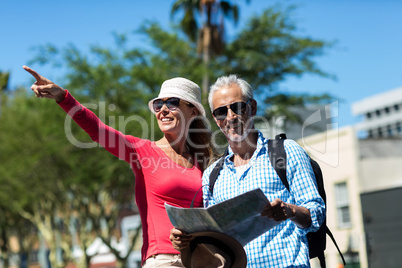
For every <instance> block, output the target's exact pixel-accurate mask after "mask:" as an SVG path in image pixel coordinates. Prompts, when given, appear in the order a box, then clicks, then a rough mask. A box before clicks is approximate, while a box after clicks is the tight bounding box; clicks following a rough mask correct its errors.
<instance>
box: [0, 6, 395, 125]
mask: <svg viewBox="0 0 402 268" xmlns="http://www.w3.org/2000/svg"><path fill="white" fill-rule="evenodd" d="M173 2H174V0H146V1H145V0H69V1H54V0H53V1H50V0H36V1H27V0H13V1H3V2H2V4H1V10H0V14H1V15H0V17H1V23H0V36H1V41H0V71H3V72H5V71H8V72H10V73H11V77H10V84H9V86H10V88H12V89H13V88H16V87H17V86H25V87H27V88H28V87H29V86H30V85H31V83H32V80H31V77H30V76H29V75H28V74H27V73H26V72H25V71H24V70H23V69H22V65H24V64H27V63H28V62H29V61H30V60H32V59H33V58H34V56H35V55H36V54H35V53H36V52H35V51H34V50H33V48H34V47H37V46H41V45H46V44H53V45H55V46H56V47H58V48H63V47H65V46H66V45H68V44H74V45H75V46H76V47H77V48H78V49H80V50H81V51H83V52H85V51H88V50H89V48H90V46H92V45H101V46H103V47H110V48H112V47H113V44H114V39H113V35H112V33H113V32H115V33H125V34H130V33H132V32H133V31H134V30H136V29H137V28H138V27H139V26H140V25H141V23H143V22H144V21H145V20H151V21H152V20H153V21H158V22H160V23H161V24H162V25H168V24H169V23H171V19H170V8H171V5H172V3H173ZM232 2H235V3H237V4H238V5H239V6H240V23H239V24H238V26H237V27H232V26H230V25H228V29H229V33H228V38H230V37H231V35H233V34H235V33H236V31H239V30H240V29H241V28H242V27H243V26H244V24H245V22H246V21H247V20H248V18H250V16H251V15H255V14H260V13H261V11H262V10H264V9H266V8H268V7H270V6H272V5H273V4H276V3H280V4H281V5H282V6H287V5H296V9H295V10H294V11H293V12H292V13H291V14H292V17H291V20H292V21H293V22H295V24H296V26H297V28H298V31H297V34H298V35H299V36H308V37H311V38H314V39H320V40H324V41H329V42H334V45H333V47H331V48H329V49H326V50H325V53H324V55H322V56H319V57H317V58H315V62H316V63H317V64H318V66H319V67H320V68H321V69H322V70H323V71H325V72H328V73H330V74H331V75H334V76H335V77H336V79H328V78H322V77H319V76H316V75H304V76H302V77H301V78H289V79H287V80H286V81H284V82H283V83H280V84H279V88H281V89H282V90H285V91H288V92H289V91H290V92H296V93H311V94H321V93H330V94H332V95H334V96H335V97H336V100H337V102H336V107H337V108H336V111H335V113H334V117H333V121H334V122H335V123H336V124H337V125H338V126H340V127H342V126H348V125H352V124H354V123H356V122H358V121H359V120H360V119H359V118H356V117H355V116H354V115H353V114H352V110H351V106H352V104H353V103H354V102H356V101H360V100H362V99H364V98H366V97H370V96H373V95H376V94H379V93H382V92H385V91H389V90H392V89H395V88H398V87H401V86H402V16H401V14H402V1H399V0H282V1H271V0H251V1H250V3H249V4H246V1H245V0H235V1H232ZM178 18H179V17H177V19H178ZM228 24H230V22H229V23H228ZM31 67H32V68H34V69H35V70H37V71H38V72H39V73H41V74H42V75H44V76H45V77H48V78H49V79H52V80H54V82H56V83H57V80H55V78H57V77H61V75H62V74H61V73H59V72H61V71H60V70H58V69H51V68H50V67H43V66H40V65H32V66H31Z"/></svg>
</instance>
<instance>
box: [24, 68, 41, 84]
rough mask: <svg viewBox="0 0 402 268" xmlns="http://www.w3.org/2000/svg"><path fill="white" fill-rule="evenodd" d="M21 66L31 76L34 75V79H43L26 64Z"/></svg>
mask: <svg viewBox="0 0 402 268" xmlns="http://www.w3.org/2000/svg"><path fill="white" fill-rule="evenodd" d="M22 68H24V70H25V71H27V72H28V73H30V74H31V75H32V76H33V77H35V79H36V81H38V82H39V81H40V80H43V79H42V76H41V75H39V74H38V73H37V72H36V71H34V70H32V69H31V68H29V67H28V66H26V65H24V66H22Z"/></svg>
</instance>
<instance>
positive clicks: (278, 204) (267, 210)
mask: <svg viewBox="0 0 402 268" xmlns="http://www.w3.org/2000/svg"><path fill="white" fill-rule="evenodd" d="M294 214H295V211H293V209H292V208H291V205H290V204H287V203H285V202H283V201H282V200H280V199H278V198H277V199H275V200H274V201H273V202H271V203H268V204H267V205H266V206H265V207H264V210H263V211H262V212H261V216H267V217H268V218H271V219H273V220H275V221H284V220H287V219H289V218H291V217H293V216H294Z"/></svg>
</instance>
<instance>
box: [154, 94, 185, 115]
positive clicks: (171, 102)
mask: <svg viewBox="0 0 402 268" xmlns="http://www.w3.org/2000/svg"><path fill="white" fill-rule="evenodd" d="M180 101H182V102H184V103H186V104H187V105H189V106H193V105H192V104H191V103H189V102H186V101H183V100H181V99H179V98H176V97H171V98H168V99H167V100H162V99H156V100H154V102H153V103H152V105H153V108H154V111H155V112H156V113H158V112H160V111H161V110H162V107H163V105H164V104H166V107H167V108H168V109H169V110H170V111H176V110H177V108H178V107H179V105H180Z"/></svg>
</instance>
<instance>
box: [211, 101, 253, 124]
mask: <svg viewBox="0 0 402 268" xmlns="http://www.w3.org/2000/svg"><path fill="white" fill-rule="evenodd" d="M250 101H251V99H249V100H248V101H247V102H242V101H239V102H235V103H232V104H230V105H227V106H222V107H219V108H216V109H215V110H214V111H213V112H212V114H213V115H214V116H215V118H216V119H218V120H223V119H225V118H226V116H227V115H228V107H229V108H230V110H232V111H233V112H234V113H235V114H237V115H241V114H242V113H244V112H245V111H246V108H247V104H249V103H250Z"/></svg>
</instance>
